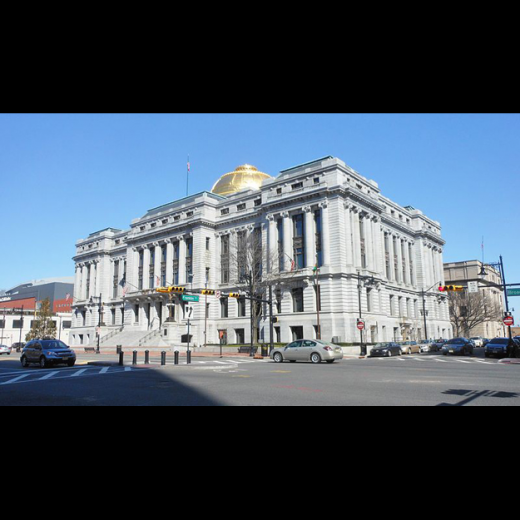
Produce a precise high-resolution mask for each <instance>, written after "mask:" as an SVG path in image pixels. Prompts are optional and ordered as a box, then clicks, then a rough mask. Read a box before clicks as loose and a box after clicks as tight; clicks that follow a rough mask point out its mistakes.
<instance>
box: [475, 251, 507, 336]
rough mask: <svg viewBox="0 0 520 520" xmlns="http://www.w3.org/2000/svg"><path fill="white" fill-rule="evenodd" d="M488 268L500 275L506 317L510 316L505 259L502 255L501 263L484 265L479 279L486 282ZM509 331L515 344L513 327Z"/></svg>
mask: <svg viewBox="0 0 520 520" xmlns="http://www.w3.org/2000/svg"><path fill="white" fill-rule="evenodd" d="M486 265H487V266H488V267H492V268H493V269H497V270H498V272H499V273H500V280H501V282H502V287H501V288H502V289H503V291H504V300H505V304H506V316H509V298H508V294H507V287H508V285H507V283H506V275H505V271H504V259H503V258H502V255H500V261H499V262H495V263H486V264H484V263H482V269H481V270H480V273H479V277H480V278H481V279H482V280H484V279H485V278H486V276H487V274H488V273H487V272H486V269H485V266H486ZM507 329H508V331H509V343H510V344H512V343H513V331H512V330H511V327H508V328H507Z"/></svg>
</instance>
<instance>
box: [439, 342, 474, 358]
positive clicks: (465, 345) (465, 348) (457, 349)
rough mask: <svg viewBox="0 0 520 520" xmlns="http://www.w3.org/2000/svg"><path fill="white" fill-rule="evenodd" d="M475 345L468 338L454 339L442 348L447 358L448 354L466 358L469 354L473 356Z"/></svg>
mask: <svg viewBox="0 0 520 520" xmlns="http://www.w3.org/2000/svg"><path fill="white" fill-rule="evenodd" d="M473 349H474V345H473V342H472V341H470V340H469V339H466V338H454V339H450V340H449V341H448V342H446V344H445V345H444V347H443V348H442V353H443V354H444V355H445V356H447V355H448V354H454V355H461V356H465V355H467V354H469V355H470V356H472V355H473Z"/></svg>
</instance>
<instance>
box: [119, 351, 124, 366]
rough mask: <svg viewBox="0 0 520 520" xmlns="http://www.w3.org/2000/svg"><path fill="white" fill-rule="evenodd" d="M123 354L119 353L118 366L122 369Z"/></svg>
mask: <svg viewBox="0 0 520 520" xmlns="http://www.w3.org/2000/svg"><path fill="white" fill-rule="evenodd" d="M124 359H125V353H124V352H123V351H122V350H120V351H119V366H120V367H122V366H123V365H124Z"/></svg>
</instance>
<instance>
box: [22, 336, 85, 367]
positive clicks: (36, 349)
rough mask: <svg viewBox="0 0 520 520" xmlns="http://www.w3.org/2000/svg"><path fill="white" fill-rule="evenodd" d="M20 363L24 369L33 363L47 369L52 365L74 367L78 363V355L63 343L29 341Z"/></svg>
mask: <svg viewBox="0 0 520 520" xmlns="http://www.w3.org/2000/svg"><path fill="white" fill-rule="evenodd" d="M20 361H21V363H22V366H23V367H24V368H27V367H28V366H29V365H30V364H31V363H33V364H38V365H40V367H41V368H47V367H48V366H51V365H58V364H66V365H68V366H69V367H73V366H74V364H75V363H76V353H75V352H74V351H73V350H71V349H70V348H69V347H67V345H65V343H63V341H58V340H55V339H52V340H41V339H36V340H33V341H29V343H27V345H25V347H24V349H23V350H22V355H21V357H20Z"/></svg>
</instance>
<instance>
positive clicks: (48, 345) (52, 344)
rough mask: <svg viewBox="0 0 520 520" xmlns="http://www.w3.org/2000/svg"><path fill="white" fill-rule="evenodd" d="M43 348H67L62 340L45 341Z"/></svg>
mask: <svg viewBox="0 0 520 520" xmlns="http://www.w3.org/2000/svg"><path fill="white" fill-rule="evenodd" d="M44 348H45V349H46V350H62V349H67V348H68V347H67V345H65V343H63V341H47V342H46V343H45V344H44Z"/></svg>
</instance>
